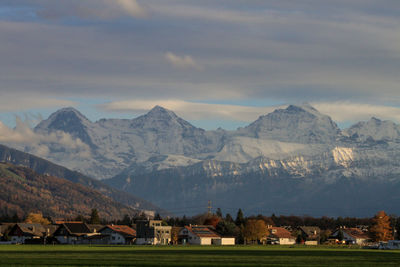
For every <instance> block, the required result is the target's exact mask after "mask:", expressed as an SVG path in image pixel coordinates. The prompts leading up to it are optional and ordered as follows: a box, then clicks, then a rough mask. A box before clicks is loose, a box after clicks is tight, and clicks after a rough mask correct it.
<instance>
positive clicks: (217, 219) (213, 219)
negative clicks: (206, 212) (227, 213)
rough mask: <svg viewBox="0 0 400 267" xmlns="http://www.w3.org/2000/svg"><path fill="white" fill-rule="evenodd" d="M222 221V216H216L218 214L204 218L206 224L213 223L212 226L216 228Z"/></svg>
mask: <svg viewBox="0 0 400 267" xmlns="http://www.w3.org/2000/svg"><path fill="white" fill-rule="evenodd" d="M220 221H221V218H220V217H218V216H216V215H212V216H209V217H208V218H206V219H205V220H204V224H205V225H212V226H214V228H216V227H217V224H218V223H219V222H220Z"/></svg>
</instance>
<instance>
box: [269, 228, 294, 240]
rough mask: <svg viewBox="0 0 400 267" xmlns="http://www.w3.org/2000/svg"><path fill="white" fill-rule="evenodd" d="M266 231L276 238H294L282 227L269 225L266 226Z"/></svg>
mask: <svg viewBox="0 0 400 267" xmlns="http://www.w3.org/2000/svg"><path fill="white" fill-rule="evenodd" d="M268 231H269V234H270V235H271V236H274V237H277V238H294V237H293V236H292V234H291V233H290V232H289V231H288V230H286V229H285V228H282V227H271V228H268Z"/></svg>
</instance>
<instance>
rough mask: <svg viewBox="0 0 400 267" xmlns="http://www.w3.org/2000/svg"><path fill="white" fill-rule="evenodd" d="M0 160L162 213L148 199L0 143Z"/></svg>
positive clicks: (127, 204)
mask: <svg viewBox="0 0 400 267" xmlns="http://www.w3.org/2000/svg"><path fill="white" fill-rule="evenodd" d="M0 162H8V163H11V164H15V165H22V166H24V167H28V168H31V169H32V170H34V171H35V172H37V173H39V174H49V175H52V176H56V177H59V178H64V179H66V180H69V181H71V182H73V183H78V184H82V185H84V186H86V187H89V188H92V189H95V190H97V191H99V192H101V193H102V194H104V195H106V196H108V197H110V198H111V199H113V200H114V201H116V202H120V203H122V204H124V205H126V206H128V207H131V208H134V209H137V210H152V211H157V212H159V213H164V211H162V210H161V209H159V208H158V207H156V206H154V205H153V204H151V203H150V202H148V201H145V200H143V199H140V198H138V197H135V196H133V195H131V194H129V193H126V192H123V191H120V190H118V189H115V188H112V187H110V186H108V185H106V184H104V183H102V182H100V181H98V180H95V179H93V178H90V177H88V176H85V175H83V174H81V173H79V172H76V171H72V170H70V169H68V168H65V167H63V166H60V165H57V164H54V163H52V162H50V161H48V160H45V159H42V158H39V157H37V156H34V155H31V154H29V153H25V152H22V151H19V150H16V149H13V148H9V147H7V146H4V145H1V144H0Z"/></svg>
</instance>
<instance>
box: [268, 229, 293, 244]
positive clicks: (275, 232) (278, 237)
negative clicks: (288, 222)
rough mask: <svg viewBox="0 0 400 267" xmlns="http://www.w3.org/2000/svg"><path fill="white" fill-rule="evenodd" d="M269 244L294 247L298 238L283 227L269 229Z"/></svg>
mask: <svg viewBox="0 0 400 267" xmlns="http://www.w3.org/2000/svg"><path fill="white" fill-rule="evenodd" d="M267 243H268V244H278V245H293V244H296V238H295V237H293V236H292V234H291V233H290V232H289V231H288V230H286V229H285V228H283V227H272V226H270V227H268V232H267Z"/></svg>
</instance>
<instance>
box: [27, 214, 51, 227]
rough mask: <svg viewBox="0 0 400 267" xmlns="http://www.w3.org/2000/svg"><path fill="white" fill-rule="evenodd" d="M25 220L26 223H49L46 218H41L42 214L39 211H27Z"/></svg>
mask: <svg viewBox="0 0 400 267" xmlns="http://www.w3.org/2000/svg"><path fill="white" fill-rule="evenodd" d="M25 222H26V223H40V224H50V221H49V220H47V219H46V218H43V215H42V213H40V212H38V213H34V212H31V213H29V214H28V216H26V219H25Z"/></svg>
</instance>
